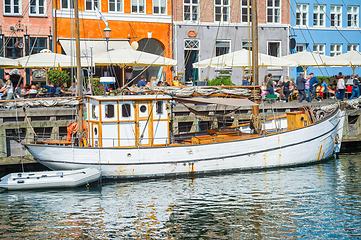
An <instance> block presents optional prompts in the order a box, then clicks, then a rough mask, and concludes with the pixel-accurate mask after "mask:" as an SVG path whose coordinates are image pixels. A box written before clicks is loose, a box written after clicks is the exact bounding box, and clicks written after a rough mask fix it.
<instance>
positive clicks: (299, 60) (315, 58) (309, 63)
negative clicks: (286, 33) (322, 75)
mask: <svg viewBox="0 0 361 240" xmlns="http://www.w3.org/2000/svg"><path fill="white" fill-rule="evenodd" d="M281 59H284V60H290V61H293V62H295V63H296V64H297V67H302V68H303V70H304V71H305V70H306V68H307V67H320V66H321V67H326V66H334V67H341V66H348V65H349V63H348V62H347V61H345V60H342V59H336V58H334V57H330V56H326V55H321V54H318V53H315V52H307V51H303V52H298V53H294V54H290V55H287V56H283V57H281Z"/></svg>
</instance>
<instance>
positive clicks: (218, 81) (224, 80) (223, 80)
mask: <svg viewBox="0 0 361 240" xmlns="http://www.w3.org/2000/svg"><path fill="white" fill-rule="evenodd" d="M221 85H223V86H234V85H235V84H234V83H233V82H232V81H231V77H220V78H214V79H212V80H209V81H208V86H221Z"/></svg>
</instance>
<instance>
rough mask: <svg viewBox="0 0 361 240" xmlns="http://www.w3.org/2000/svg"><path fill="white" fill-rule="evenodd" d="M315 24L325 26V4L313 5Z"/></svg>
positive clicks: (315, 25)
mask: <svg viewBox="0 0 361 240" xmlns="http://www.w3.org/2000/svg"><path fill="white" fill-rule="evenodd" d="M313 26H314V27H324V26H325V5H313Z"/></svg>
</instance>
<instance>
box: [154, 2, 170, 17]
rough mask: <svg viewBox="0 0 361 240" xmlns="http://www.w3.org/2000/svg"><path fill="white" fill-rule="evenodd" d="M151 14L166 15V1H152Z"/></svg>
mask: <svg viewBox="0 0 361 240" xmlns="http://www.w3.org/2000/svg"><path fill="white" fill-rule="evenodd" d="M153 13H154V14H167V1H166V0H153Z"/></svg>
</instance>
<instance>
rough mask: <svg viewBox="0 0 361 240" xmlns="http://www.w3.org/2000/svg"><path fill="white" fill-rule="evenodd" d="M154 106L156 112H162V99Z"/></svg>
mask: <svg viewBox="0 0 361 240" xmlns="http://www.w3.org/2000/svg"><path fill="white" fill-rule="evenodd" d="M155 106H156V112H157V114H163V101H157V103H156V105H155Z"/></svg>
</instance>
